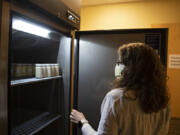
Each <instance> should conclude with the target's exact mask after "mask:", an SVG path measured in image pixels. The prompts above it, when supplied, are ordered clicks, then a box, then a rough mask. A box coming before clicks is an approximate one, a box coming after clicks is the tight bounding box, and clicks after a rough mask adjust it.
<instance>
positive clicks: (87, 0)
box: [81, 0, 150, 6]
mask: <svg viewBox="0 0 180 135" xmlns="http://www.w3.org/2000/svg"><path fill="white" fill-rule="evenodd" d="M81 1H82V2H81V5H82V6H92V5H102V4H113V3H124V2H137V1H150V0H81Z"/></svg>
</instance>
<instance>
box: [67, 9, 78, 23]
mask: <svg viewBox="0 0 180 135" xmlns="http://www.w3.org/2000/svg"><path fill="white" fill-rule="evenodd" d="M67 18H68V20H70V21H71V22H73V23H75V24H79V23H80V18H79V17H78V16H77V15H75V14H74V13H73V12H71V11H69V10H68V11H67Z"/></svg>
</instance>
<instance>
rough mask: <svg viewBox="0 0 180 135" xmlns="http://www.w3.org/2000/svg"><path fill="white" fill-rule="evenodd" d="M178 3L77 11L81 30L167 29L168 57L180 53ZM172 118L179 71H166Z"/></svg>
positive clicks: (178, 99) (161, 0)
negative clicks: (79, 15)
mask: <svg viewBox="0 0 180 135" xmlns="http://www.w3.org/2000/svg"><path fill="white" fill-rule="evenodd" d="M179 8H180V0H154V1H146V2H133V3H122V4H112V5H98V6H89V7H88V6H86V7H82V8H81V30H104V29H134V28H152V27H153V28H160V27H161V28H169V33H168V56H169V54H180V38H179V37H180V14H179ZM167 73H168V76H169V78H170V79H169V81H168V87H169V89H170V94H171V110H172V116H173V117H180V107H179V103H180V69H170V68H168V69H167Z"/></svg>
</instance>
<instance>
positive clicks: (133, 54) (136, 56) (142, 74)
mask: <svg viewBox="0 0 180 135" xmlns="http://www.w3.org/2000/svg"><path fill="white" fill-rule="evenodd" d="M118 54H119V62H120V63H122V64H123V65H125V68H124V69H123V71H122V73H121V77H120V78H117V79H116V80H115V81H114V83H113V86H114V87H115V88H118V87H120V88H124V90H125V91H128V90H134V91H135V93H136V96H137V98H138V99H139V101H140V105H141V108H142V110H143V111H144V112H145V113H152V112H158V111H159V110H161V109H163V108H165V107H166V106H167V105H168V102H169V96H168V92H167V86H166V80H167V79H166V78H167V77H166V71H165V68H164V66H163V64H162V63H161V60H160V58H159V55H158V54H157V52H156V51H155V50H154V49H153V48H151V47H150V46H148V45H146V44H144V43H129V44H124V45H123V46H121V47H120V48H119V49H118Z"/></svg>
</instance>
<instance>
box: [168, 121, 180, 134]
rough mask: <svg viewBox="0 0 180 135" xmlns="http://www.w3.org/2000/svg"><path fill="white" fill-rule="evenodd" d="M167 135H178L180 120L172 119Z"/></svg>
mask: <svg viewBox="0 0 180 135" xmlns="http://www.w3.org/2000/svg"><path fill="white" fill-rule="evenodd" d="M168 135H180V118H172V119H171V122H170V128H169V134H168Z"/></svg>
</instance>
